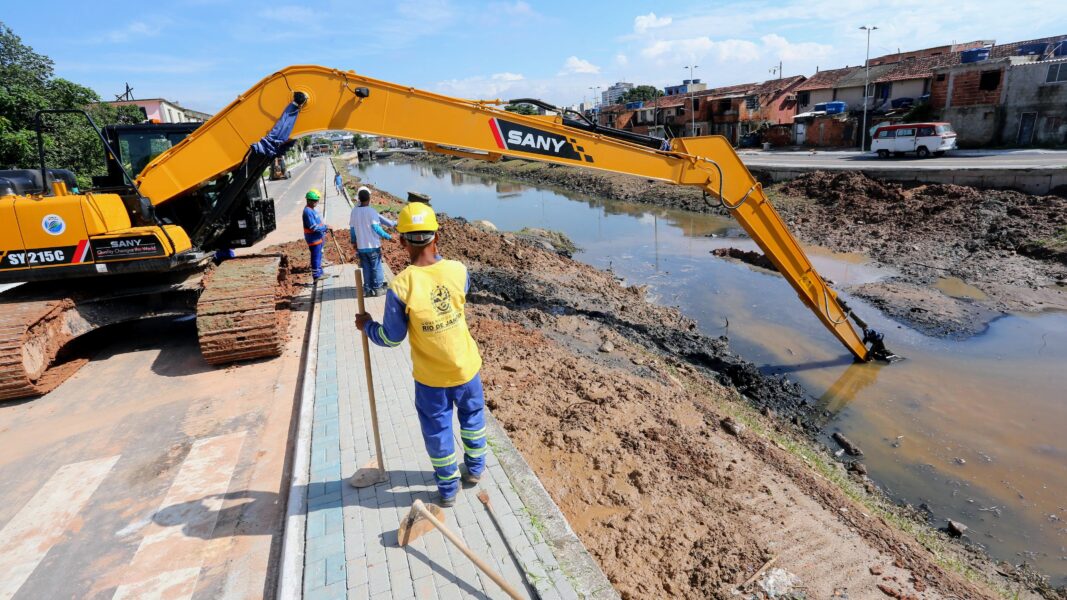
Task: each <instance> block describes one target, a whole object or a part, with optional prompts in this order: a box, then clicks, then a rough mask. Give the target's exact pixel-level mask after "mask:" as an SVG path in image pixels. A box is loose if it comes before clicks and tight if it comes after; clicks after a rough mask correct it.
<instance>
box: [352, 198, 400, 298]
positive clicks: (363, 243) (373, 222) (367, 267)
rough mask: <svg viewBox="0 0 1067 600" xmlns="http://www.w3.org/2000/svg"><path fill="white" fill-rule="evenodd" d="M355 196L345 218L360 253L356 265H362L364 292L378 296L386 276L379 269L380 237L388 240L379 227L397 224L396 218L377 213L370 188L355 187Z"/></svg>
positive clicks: (389, 237) (391, 237)
mask: <svg viewBox="0 0 1067 600" xmlns="http://www.w3.org/2000/svg"><path fill="white" fill-rule="evenodd" d="M356 199H357V200H358V201H359V203H358V204H357V205H356V206H354V207H353V208H352V214H351V215H350V216H349V219H348V231H349V234H350V236H351V239H352V245H353V246H355V247H356V250H357V254H359V265H360V267H361V268H362V269H363V294H364V295H366V296H377V295H378V290H380V289H381V288H383V287H385V276H384V274H383V273H382V240H391V239H393V236H391V235H389V233H388V232H386V231H385V228H384V227H382V224H383V223H384V224H385V225H388V226H389V227H396V222H395V221H392V220H390V219H388V218H386V217H383V216H381V215H379V214H378V211H376V210H374V209H373V208H371V206H370V189H368V188H367V187H366V186H361V187H360V188H359V190H357V191H356Z"/></svg>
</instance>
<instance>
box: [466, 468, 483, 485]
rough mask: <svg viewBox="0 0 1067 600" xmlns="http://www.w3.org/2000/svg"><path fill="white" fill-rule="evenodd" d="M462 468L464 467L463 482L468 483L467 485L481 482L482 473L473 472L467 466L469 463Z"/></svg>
mask: <svg viewBox="0 0 1067 600" xmlns="http://www.w3.org/2000/svg"><path fill="white" fill-rule="evenodd" d="M461 468H462V469H463V483H466V484H467V485H478V484H479V483H481V481H482V473H478V474H477V475H475V474H473V473H471V472H470V469H468V468H467V465H463V467H461ZM483 473H484V471H483Z"/></svg>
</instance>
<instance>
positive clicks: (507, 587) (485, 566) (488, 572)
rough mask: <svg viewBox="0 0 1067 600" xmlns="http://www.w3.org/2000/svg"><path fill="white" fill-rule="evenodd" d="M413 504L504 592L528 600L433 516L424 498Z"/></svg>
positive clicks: (517, 598)
mask: <svg viewBox="0 0 1067 600" xmlns="http://www.w3.org/2000/svg"><path fill="white" fill-rule="evenodd" d="M412 506H413V507H414V508H415V510H417V511H419V514H421V515H422V516H423V518H425V519H427V520H429V521H430V523H432V524H433V526H434V527H436V528H437V529H438V530H440V531H441V533H442V534H443V535H444V536H445V537H446V538H448V541H450V542H452V544H454V545H455V546H456V548H459V551H460V552H462V553H463V554H465V555H467V558H469V559H471V562H473V563H474V565H475V566H476V567H478V568H479V569H481V570H482V573H485V574H486V575H488V576H489V578H490V579H492V580H493V581H494V582H495V583H496V584H497V585H499V586H500V589H502V590H504V593H506V594H507V595H509V596H511V597H512V598H514V599H515V600H526V599H525V598H524V597H523V596H520V595H519V592H518V591H517V590H516V589H515V588H513V587H511V585H510V584H508V582H507V581H505V580H504V578H503V577H501V576H500V574H499V573H497V572H496V571H494V570H493V569H492V568H490V567H489V565H488V564H486V563H485V561H483V560H482V559H481V558H478V556H477V555H476V554H475V553H474V552H472V551H471V549H470V548H468V547H467V546H466V545H465V544H464V543H463V541H462V540H460V539H459V538H458V537H456V534H454V533H452V531H451V530H450V529H449V528H447V527H445V524H444V523H442V522H440V521H438V520H437V517H435V516H433V513H432V512H430V511H429V510H428V509H427V508H426V505H425V504H423V503H422V500H415V503H414V504H413V505H412Z"/></svg>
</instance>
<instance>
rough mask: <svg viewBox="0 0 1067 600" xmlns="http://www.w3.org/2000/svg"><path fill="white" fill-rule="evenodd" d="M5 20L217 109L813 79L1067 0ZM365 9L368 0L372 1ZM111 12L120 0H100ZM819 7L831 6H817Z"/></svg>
mask: <svg viewBox="0 0 1067 600" xmlns="http://www.w3.org/2000/svg"><path fill="white" fill-rule="evenodd" d="M5 4H6V6H5V8H4V11H3V15H2V16H0V20H2V21H3V22H4V23H6V24H7V25H8V26H9V27H11V28H12V29H14V31H15V33H17V34H18V35H19V36H21V37H22V39H23V41H24V42H25V43H28V44H29V45H31V46H33V47H34V49H35V50H37V51H38V52H41V53H43V54H47V55H49V56H51V57H52V58H53V59H54V60H55V63H56V72H57V74H59V75H60V76H62V77H66V78H68V79H71V80H73V81H76V82H79V83H82V84H85V85H88V86H90V87H92V88H93V89H95V90H96V91H97V92H99V93H100V94H101V96H103V97H104V98H111V97H113V95H114V94H117V93H120V92H121V91H122V90H123V85H124V83H125V82H127V81H128V82H129V83H130V85H131V86H133V88H134V95H135V97H139V98H150V97H164V98H168V99H171V100H174V101H177V102H179V103H181V104H183V105H186V106H188V107H190V108H194V109H199V110H204V111H209V112H213V111H216V110H218V109H219V108H221V107H223V106H225V105H226V104H227V103H228V102H230V101H231V100H233V98H234V97H235V96H236V95H237V94H239V93H240V92H242V91H244V90H245V89H247V88H249V87H250V86H251V85H252V84H254V83H255V82H256V81H258V80H259V79H261V78H262V77H264V76H265V75H267V74H269V73H271V72H272V71H274V70H276V69H278V68H280V67H283V66H286V65H290V64H307V63H314V64H322V65H325V66H331V67H337V68H344V69H346V70H347V69H352V70H355V71H356V72H357V73H361V74H364V75H369V76H371V77H377V78H381V79H386V80H389V81H394V82H397V83H402V84H406V85H413V86H415V87H420V88H424V89H429V90H433V91H437V92H441V93H446V94H452V95H457V96H463V97H478V98H497V97H499V98H504V99H506V98H509V97H511V98H514V97H522V96H535V97H540V98H543V99H545V100H548V101H550V102H553V103H558V104H571V103H576V102H579V101H581V100H582V99H583V96H588V95H590V94H591V92H590V91H589V88H590V87H592V86H600V87H601V89H603V88H604V87H606V86H607V85H610V84H611V83H612V82H614V81H618V80H624V81H631V82H634V83H650V84H654V85H657V86H663V85H669V84H672V83H678V82H679V81H680V80H681V79H682V78H684V77H687V76H688V71H686V70H685V69H684V68H683V67H684V65H687V64H694V63H695V64H697V65H699V68H698V69H697V71H696V76H697V77H700V78H702V79H704V80H706V81H708V82H709V84H711V85H730V84H735V83H744V82H749V81H760V80H765V79H770V78H772V74H771V73H770V68H771V67H772V66H776V65H777V64H778V62H779V60H781V61H782V62H783V63H784V72H785V74H786V75H794V74H802V75H810V74H811V73H812V72H814V71H815V69H816V67H819V68H823V69H827V68H835V67H842V66H845V65H856V64H862V62H863V58H864V50H865V47H864V46H865V43H866V37H865V35H866V34H865V33H864V32H862V31H860V30H859V29H858V27H859V26H860V25H862V24H864V23H872V24H875V25H877V26H878V27H879V30H878V31H875V32H874V35H873V36H872V38H871V56H878V55H881V54H888V53H892V52H896V51H897V49H898V48H900V49H903V50H907V49H915V48H922V47H926V46H935V45H942V44H948V43H951V42H953V41H954V40H955V41H960V42H962V41H969V40H976V39H995V40H997V41H998V42H1000V43H1005V42H1010V41H1018V40H1023V39H1030V38H1035V37H1043V36H1048V35H1057V34H1065V33H1067V3H1064V2H1058V1H1050V0H1013V1H1012V2H1005V1H1003V0H1000V1H991V0H979V1H974V2H939V1H937V0H897V1H893V2H882V3H874V2H870V1H869V0H866V1H860V0H836V1H834V2H813V1H807V2H799V1H794V0H782V1H779V2H730V3H726V2H707V1H705V2H686V1H675V2H670V3H651V2H628V1H624V0H619V1H615V2H607V3H598V2H534V1H532V0H528V1H522V0H518V1H516V0H500V1H496V0H489V1H478V2H475V1H471V2H461V1H459V0H424V1H418V2H416V1H407V0H400V1H394V2H376V3H366V2H362V3H358V2H340V1H323V2H309V3H305V4H296V3H292V4H286V3H284V2H275V3H264V2H245V1H235V2H228V1H225V0H169V1H167V2H158V3H147V2H126V1H116V2H104V3H99V4H86V3H84V2H50V1H47V0H39V1H36V2H6V3H5ZM367 4H372V5H371V6H367ZM102 6H109V7H110V8H109V9H107V10H104V9H103V8H101V7H102ZM820 7H832V8H829V9H826V10H820Z"/></svg>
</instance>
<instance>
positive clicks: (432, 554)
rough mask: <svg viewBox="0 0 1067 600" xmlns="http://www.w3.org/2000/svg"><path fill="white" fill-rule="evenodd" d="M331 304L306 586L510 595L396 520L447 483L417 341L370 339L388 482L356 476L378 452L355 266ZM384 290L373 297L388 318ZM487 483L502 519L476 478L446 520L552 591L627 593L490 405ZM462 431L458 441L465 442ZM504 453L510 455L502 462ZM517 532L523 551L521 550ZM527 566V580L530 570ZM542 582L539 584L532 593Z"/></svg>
mask: <svg viewBox="0 0 1067 600" xmlns="http://www.w3.org/2000/svg"><path fill="white" fill-rule="evenodd" d="M329 271H330V272H332V273H333V274H337V275H338V277H334V278H330V279H327V280H325V281H324V284H325V286H324V289H323V293H322V298H321V304H320V305H319V307H318V310H320V311H321V313H320V326H319V333H318V335H319V337H318V343H317V349H318V360H317V371H316V374H315V376H316V378H317V379H316V391H315V398H314V421H313V427H312V437H311V473H310V480H309V485H308V488H307V521H306V545H305V555H304V574H303V591H304V597H305V598H308V599H311V598H315V599H317V598H346V597H347V598H358V599H365V598H375V599H377V598H442V599H443V598H506V597H507V596H506V595H505V594H504V593H503V591H501V590H500V589H499V588H498V587H497V586H496V585H495V584H494V583H493V582H492V581H491V580H490V579H489V578H488V577H486V576H485V575H484V574H482V573H481V572H479V571H478V569H477V568H476V567H475V566H474V564H473V563H471V562H470V560H468V559H467V558H466V557H465V556H464V555H463V554H462V553H461V552H460V551H459V550H457V549H456V548H455V547H454V546H452V545H451V544H449V543H448V541H447V540H446V539H445V538H444V537H443V536H442V535H441V534H440V533H439V532H437V531H432V532H430V533H428V534H426V535H424V536H422V537H421V538H419V539H418V540H416V541H415V542H414V543H412V544H410V545H409V546H407V547H404V548H401V547H398V546H397V540H396V531H397V527H398V526H399V523H400V520H401V519H403V518H404V516H405V515H407V513H408V510H409V508H410V507H411V504H412V502H413V501H414V500H415V499H416V498H419V499H422V500H423V501H424V502H427V503H430V502H432V501H433V497H434V492H435V490H436V486H435V484H434V474H433V471H432V469H431V467H430V463H429V459H428V458H427V456H426V452H425V450H424V448H423V443H422V437H421V433H420V429H419V423H418V418H417V416H416V413H415V406H414V383H413V381H412V378H411V361H410V347H409V346H408V343H407V342H406V341H405V342H404V343H403V344H402V346H401V347H399V348H395V349H384V348H378V347H375V346H371V359H372V364H373V368H374V380H375V395H376V398H377V403H378V416H379V426H380V429H381V436H382V448H383V453H384V454H385V464H386V467H387V469H388V472H389V477H390V479H389V482H388V483H383V484H379V485H377V486H374V487H370V488H363V489H356V488H353V487H351V486H350V485H349V484H348V481H347V478H348V477H350V476H351V475H352V474H353V473H354V472H355V471H356V469H357V468H359V467H360V466H362V465H364V464H366V463H367V462H368V461H369V460H371V459H372V458H373V456H374V441H373V439H372V433H371V426H370V410H369V406H368V400H367V393H366V381H365V375H364V368H363V356H362V347H361V343H360V340H359V337H358V336H359V335H360V333H359V332H358V331H357V330H356V328H355V324H354V316H355V314H356V312H357V301H356V290H355V278H354V274H355V268H354V267H352V266H349V265H344V266H337V267H332V268H331V269H329ZM383 307H384V297H378V298H368V299H367V310H368V312H370V313H371V314H372V315H374V316H375V317H376V318H380V317H381V314H382V311H383ZM488 420H489V421H490V423H488V424H487V429H488V433H489V446H490V448H491V451H490V452H489V453H488V454H487V465H488V468H487V471H486V476H485V477H483V479H482V482H481V484H480V487H482V488H484V489H486V490H488V492H489V495H490V498H491V500H492V504H493V507H494V509H495V511H496V513H497V515H498V517H499V519H500V521H501V528H500V529H499V530H498V529H497V527H496V526H494V524H493V522H492V521H491V520H490V518H489V515H488V513H487V512H486V509H485V507H484V506H483V505H482V504H481V503H480V502H479V501H478V499H477V498H476V496H475V494H476V493H477V489H471V488H466V489H464V490H463V491H461V492H460V497H459V499H458V502H457V504H456V506H455V507H454V508H451V509H445V515H446V521H445V523H446V525H448V526H449V527H450V528H452V529H453V530H454V531H455V532H456V533H457V535H459V536H460V537H461V538H462V539H463V540H464V541H465V543H466V544H467V545H468V546H469V547H470V548H471V549H472V550H473V551H474V552H475V553H476V554H478V555H479V556H481V557H482V558H483V559H484V560H486V561H488V562H489V563H490V564H492V565H494V566H495V568H496V569H497V571H498V572H500V573H502V574H503V575H504V577H505V578H506V579H507V580H508V581H509V582H511V583H512V585H514V586H515V587H516V588H517V589H519V590H526V591H527V593H528V594H529V595H530V597H532V598H533V597H541V598H546V599H548V598H616V597H617V595H616V593H615V591H614V589H612V588H611V586H610V584H609V583H608V582H607V580H606V578H605V577H604V575H603V573H602V572H601V571H600V570H599V568H598V567H597V566H596V563H595V562H594V561H593V560H592V559H591V557H589V555H588V554H587V553H586V552H585V549H584V548H583V547H582V546H581V543H580V542H579V541H578V540H577V537H576V536H575V535H574V533H573V532H572V531H571V530H570V528H569V526H567V525H566V521H565V520H564V519H563V517H562V515H561V514H560V513H559V511H558V508H556V507H555V505H554V504H553V503H552V501H551V499H550V498H549V497H548V494H547V493H546V492H545V491H544V488H543V487H541V486H540V483H539V482H538V481H537V479H536V477H535V476H534V475H533V473H532V471H530V470H529V467H528V466H527V465H526V464H525V462H524V461H523V460H522V458H521V456H519V455H518V453H517V452H516V451H515V450H514V448H513V447H512V446H511V444H510V441H508V440H507V438H506V436H505V435H504V434H503V432H502V431H501V430H500V428H499V427H497V426H496V424H495V421H493V420H492V418H491V417H490V418H489V419H488ZM455 431H456V433H457V438H456V447H457V448H462V446H461V445H460V442H459V438H458V432H459V426H458V424H456V425H455ZM502 463H503V464H502ZM505 538H506V539H507V540H508V541H509V542H510V544H511V546H512V548H514V550H515V552H516V553H517V554H518V560H517V561H516V560H513V559H512V558H511V556H510V554H509V552H508V550H507V547H506V546H505V544H504V539H505ZM520 570H521V571H525V573H526V574H527V579H528V582H529V585H531V586H533V588H535V589H534V590H530V589H527V588H526V585H527V584H526V583H525V582H524V578H523V577H522V575H521V574H520ZM532 592H536V594H535V593H532Z"/></svg>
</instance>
